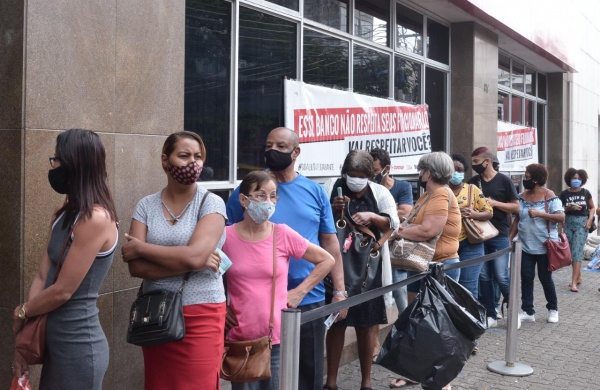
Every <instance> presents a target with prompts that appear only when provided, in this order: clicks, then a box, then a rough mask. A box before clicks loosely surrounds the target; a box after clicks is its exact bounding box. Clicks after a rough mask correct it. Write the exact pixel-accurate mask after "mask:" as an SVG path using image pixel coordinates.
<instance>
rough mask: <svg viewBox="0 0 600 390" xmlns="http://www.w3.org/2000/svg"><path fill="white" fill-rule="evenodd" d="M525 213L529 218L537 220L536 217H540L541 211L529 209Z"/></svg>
mask: <svg viewBox="0 0 600 390" xmlns="http://www.w3.org/2000/svg"><path fill="white" fill-rule="evenodd" d="M527 213H528V214H529V216H530V217H531V218H537V217H540V216H541V215H542V212H541V211H538V210H534V209H529V211H528V212H527Z"/></svg>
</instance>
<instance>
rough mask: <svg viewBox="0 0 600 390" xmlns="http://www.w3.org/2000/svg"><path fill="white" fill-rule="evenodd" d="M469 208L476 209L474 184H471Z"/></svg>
mask: <svg viewBox="0 0 600 390" xmlns="http://www.w3.org/2000/svg"><path fill="white" fill-rule="evenodd" d="M469 207H470V208H473V207H475V202H474V201H473V184H469Z"/></svg>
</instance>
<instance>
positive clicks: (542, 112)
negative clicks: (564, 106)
mask: <svg viewBox="0 0 600 390" xmlns="http://www.w3.org/2000/svg"><path fill="white" fill-rule="evenodd" d="M536 127H537V136H538V138H537V141H538V157H539V161H540V163H542V164H546V163H547V161H546V154H545V148H544V144H545V142H546V141H545V140H546V105H545V104H542V103H538V104H537V123H536Z"/></svg>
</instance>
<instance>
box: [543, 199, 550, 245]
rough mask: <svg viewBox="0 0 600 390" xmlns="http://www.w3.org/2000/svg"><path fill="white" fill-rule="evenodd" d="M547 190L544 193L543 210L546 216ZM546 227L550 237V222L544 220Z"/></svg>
mask: <svg viewBox="0 0 600 390" xmlns="http://www.w3.org/2000/svg"><path fill="white" fill-rule="evenodd" d="M547 197H548V190H546V192H545V193H544V210H546V214H548V200H547ZM546 227H547V228H548V236H550V221H548V220H546Z"/></svg>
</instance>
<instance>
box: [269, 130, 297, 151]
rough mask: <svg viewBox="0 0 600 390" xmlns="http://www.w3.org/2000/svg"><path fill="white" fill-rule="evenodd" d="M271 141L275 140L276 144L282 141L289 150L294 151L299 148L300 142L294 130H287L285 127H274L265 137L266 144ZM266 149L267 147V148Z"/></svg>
mask: <svg viewBox="0 0 600 390" xmlns="http://www.w3.org/2000/svg"><path fill="white" fill-rule="evenodd" d="M269 139H271V140H273V141H274V140H275V139H276V140H277V141H278V142H281V141H284V142H285V143H286V144H287V145H286V146H287V147H289V149H290V150H291V149H294V148H297V147H298V146H300V140H299V139H298V134H296V133H295V132H294V130H291V129H288V128H287V127H276V128H274V129H273V130H271V132H270V133H269V135H268V137H267V144H268V142H269ZM267 148H268V147H267Z"/></svg>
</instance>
